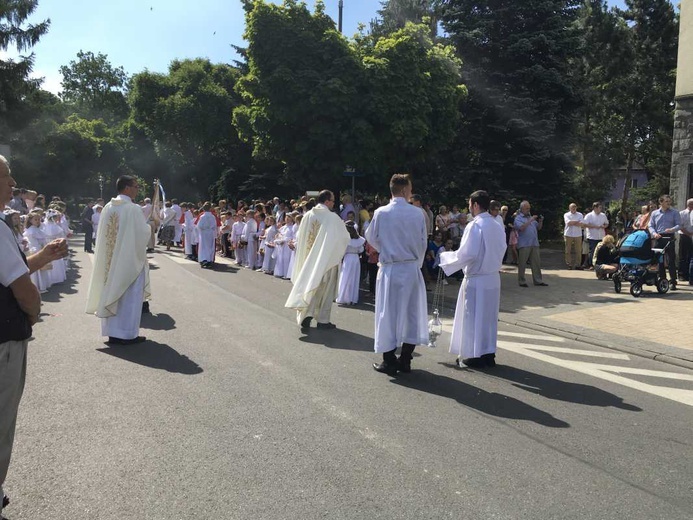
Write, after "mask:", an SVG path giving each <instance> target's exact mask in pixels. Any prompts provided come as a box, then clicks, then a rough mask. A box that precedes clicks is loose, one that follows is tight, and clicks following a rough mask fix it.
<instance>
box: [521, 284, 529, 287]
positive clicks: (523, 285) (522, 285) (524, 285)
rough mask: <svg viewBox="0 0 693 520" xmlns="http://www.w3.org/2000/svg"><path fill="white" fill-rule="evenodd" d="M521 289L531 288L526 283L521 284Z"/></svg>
mask: <svg viewBox="0 0 693 520" xmlns="http://www.w3.org/2000/svg"><path fill="white" fill-rule="evenodd" d="M520 287H529V285H527V284H526V283H521V284H520Z"/></svg>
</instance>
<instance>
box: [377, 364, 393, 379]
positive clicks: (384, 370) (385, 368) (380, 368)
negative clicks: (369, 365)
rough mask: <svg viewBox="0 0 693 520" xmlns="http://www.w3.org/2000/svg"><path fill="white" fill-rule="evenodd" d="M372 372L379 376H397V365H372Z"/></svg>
mask: <svg viewBox="0 0 693 520" xmlns="http://www.w3.org/2000/svg"><path fill="white" fill-rule="evenodd" d="M373 370H375V371H376V372H380V373H381V374H387V375H388V376H396V375H397V365H392V364H390V363H384V362H383V363H373Z"/></svg>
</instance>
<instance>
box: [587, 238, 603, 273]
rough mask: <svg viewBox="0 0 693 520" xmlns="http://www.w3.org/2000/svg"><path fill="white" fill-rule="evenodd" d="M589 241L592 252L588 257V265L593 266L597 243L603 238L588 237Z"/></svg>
mask: <svg viewBox="0 0 693 520" xmlns="http://www.w3.org/2000/svg"><path fill="white" fill-rule="evenodd" d="M587 242H588V243H589V245H590V254H589V256H588V257H587V267H592V265H593V263H592V261H593V260H594V250H595V249H596V247H597V244H598V243H599V242H601V240H595V239H592V238H588V239H587Z"/></svg>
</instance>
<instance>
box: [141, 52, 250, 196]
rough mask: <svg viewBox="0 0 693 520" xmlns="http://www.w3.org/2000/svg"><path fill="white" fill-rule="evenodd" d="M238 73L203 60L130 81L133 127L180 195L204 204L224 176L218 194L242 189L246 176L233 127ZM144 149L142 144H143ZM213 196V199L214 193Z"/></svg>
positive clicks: (246, 155) (246, 152) (243, 151)
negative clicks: (165, 168)
mask: <svg viewBox="0 0 693 520" xmlns="http://www.w3.org/2000/svg"><path fill="white" fill-rule="evenodd" d="M239 75H240V73H239V71H238V70H237V69H236V68H234V67H231V66H229V65H224V64H219V65H215V64H212V63H210V62H209V60H206V59H195V60H181V61H178V60H176V61H174V62H172V63H171V65H170V67H169V71H168V74H155V73H151V72H142V73H139V74H136V75H135V76H134V77H133V79H132V90H131V92H130V104H131V106H132V116H133V121H134V122H135V124H136V125H137V127H139V128H140V129H141V130H142V131H143V132H144V133H145V135H146V136H147V137H148V138H149V139H150V140H151V141H152V143H153V144H154V146H155V149H156V151H157V155H158V156H159V157H160V158H161V159H163V160H164V161H165V162H166V163H167V164H168V173H167V175H164V176H162V181H163V180H166V179H170V180H171V181H173V182H175V184H176V185H177V186H180V187H181V190H183V189H187V190H189V193H190V195H195V196H197V197H203V198H206V197H208V196H210V195H212V194H213V193H211V192H210V191H209V187H211V186H217V188H216V191H218V190H219V189H220V185H219V184H218V180H219V178H220V177H221V176H222V173H224V172H226V175H225V176H224V178H225V179H227V181H225V182H224V183H222V185H221V190H222V191H223V190H224V189H227V188H228V189H231V188H232V187H233V186H234V185H237V184H240V183H241V182H242V180H244V179H245V178H246V177H247V176H248V175H249V171H250V156H251V152H250V148H249V147H248V146H247V145H245V144H243V143H241V141H240V140H239V138H238V134H237V132H236V129H235V128H234V126H233V124H232V113H233V110H234V108H235V107H237V106H238V105H239V104H240V98H239V96H238V95H237V94H236V93H235V91H234V88H235V85H236V83H237V81H238V78H239ZM142 144H143V145H144V143H142ZM214 194H216V193H214Z"/></svg>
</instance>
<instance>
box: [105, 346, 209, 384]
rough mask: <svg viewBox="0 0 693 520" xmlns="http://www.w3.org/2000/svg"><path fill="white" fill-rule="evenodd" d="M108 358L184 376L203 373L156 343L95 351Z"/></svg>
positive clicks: (169, 348)
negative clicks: (111, 357)
mask: <svg viewBox="0 0 693 520" xmlns="http://www.w3.org/2000/svg"><path fill="white" fill-rule="evenodd" d="M96 350H98V351H99V352H103V353H104V354H108V355H109V356H113V357H117V358H120V359H124V360H125V361H130V362H131V363H137V364H138V365H142V366H145V367H149V368H156V369H159V370H166V371H167V372H174V373H177V374H184V375H189V376H192V375H195V374H201V373H202V372H203V370H202V368H201V367H200V365H198V364H197V363H195V362H194V361H192V360H191V359H190V358H188V357H187V356H184V355H182V354H179V353H178V351H176V350H175V349H173V348H171V347H169V346H168V345H164V344H163V343H157V342H156V341H149V340H147V341H145V342H144V343H140V344H138V345H129V346H113V347H106V348H98V349H96Z"/></svg>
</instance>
